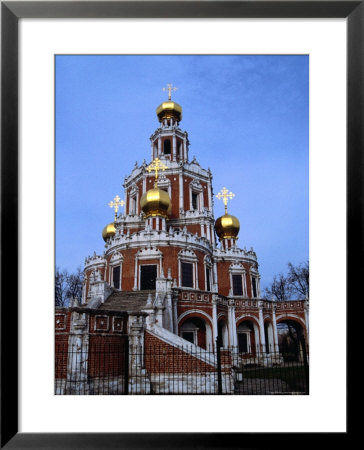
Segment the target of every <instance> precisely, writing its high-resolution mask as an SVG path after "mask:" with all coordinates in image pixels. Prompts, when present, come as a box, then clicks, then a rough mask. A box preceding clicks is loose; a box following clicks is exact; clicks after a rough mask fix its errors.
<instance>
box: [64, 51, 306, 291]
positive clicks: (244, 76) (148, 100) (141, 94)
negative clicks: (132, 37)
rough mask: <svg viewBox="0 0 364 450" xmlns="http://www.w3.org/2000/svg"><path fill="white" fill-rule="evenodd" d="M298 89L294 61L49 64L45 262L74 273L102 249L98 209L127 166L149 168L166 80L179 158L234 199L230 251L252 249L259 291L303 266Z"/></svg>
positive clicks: (103, 220)
mask: <svg viewBox="0 0 364 450" xmlns="http://www.w3.org/2000/svg"><path fill="white" fill-rule="evenodd" d="M308 80H309V59H308V56H305V55H292V56H288V55H285V56H280V55H277V56H275V55H267V56H265V55H259V56H255V55H247V56H244V55H232V56H225V55H222V56H203V55H193V56H188V55H186V56H150V55H147V56H113V55H112V56H105V55H100V56H97V55H95V56H71V55H70V56H68V55H60V56H57V57H56V265H57V266H59V267H61V268H65V269H68V270H69V271H74V270H75V269H76V268H77V267H78V266H82V267H83V263H84V259H85V257H86V256H88V255H90V254H92V253H93V251H96V253H102V252H103V250H104V241H103V240H102V237H101V230H102V228H103V227H104V226H105V225H106V224H107V223H109V222H111V221H112V220H113V210H112V209H111V208H109V207H108V206H107V203H108V202H109V201H110V200H112V199H113V198H114V197H115V195H116V194H119V195H120V196H121V197H122V198H123V188H122V184H123V181H124V177H125V176H126V175H128V174H129V173H130V171H131V170H132V168H133V166H134V164H135V162H136V161H138V163H139V164H140V163H141V162H142V161H143V159H145V160H146V162H147V163H148V162H150V141H149V137H150V135H151V134H152V133H153V131H154V130H155V129H156V128H157V127H158V120H157V116H156V113H155V110H156V108H157V106H158V105H159V104H160V103H161V102H162V101H164V100H165V99H166V98H167V96H166V93H165V92H163V91H162V87H163V86H166V85H167V83H173V84H174V85H175V86H177V87H178V91H177V92H176V93H174V94H173V96H172V98H173V99H174V100H175V101H176V102H178V103H179V104H180V105H181V106H182V108H183V120H182V121H181V123H180V127H181V128H182V129H183V130H186V131H187V132H188V134H189V140H190V143H191V145H190V152H189V156H190V159H192V158H193V156H196V159H197V161H198V162H199V163H200V164H201V166H202V167H205V168H207V167H210V169H211V171H212V174H213V189H214V193H215V194H217V193H218V191H219V190H220V189H221V188H222V187H223V186H226V187H227V188H228V189H229V190H231V191H232V192H234V193H235V198H234V199H233V200H232V201H231V202H230V204H229V207H228V209H229V213H230V214H233V215H235V216H237V217H238V219H239V221H240V233H239V240H238V245H239V246H240V247H247V248H248V249H250V247H253V248H254V250H255V251H256V253H257V256H258V262H259V270H260V274H261V277H262V280H261V284H262V287H263V288H264V287H265V286H266V285H267V284H269V283H270V282H271V281H272V278H273V276H274V274H277V273H279V272H285V271H286V269H287V263H288V262H292V263H300V262H303V261H305V260H308V246H309V236H308V226H309V204H308V199H309V191H308V188H309V185H308V182H309V172H308V168H309V159H308V157H309V148H308V145H309V129H308V123H309V103H308V101H309V81H308ZM214 212H215V219H216V218H217V217H219V216H220V215H222V214H223V212H224V207H223V204H222V202H220V201H219V200H217V199H215V209H214Z"/></svg>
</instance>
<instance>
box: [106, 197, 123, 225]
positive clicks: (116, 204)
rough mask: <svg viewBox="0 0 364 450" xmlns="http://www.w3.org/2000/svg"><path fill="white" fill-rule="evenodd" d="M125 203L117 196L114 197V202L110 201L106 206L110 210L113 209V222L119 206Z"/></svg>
mask: <svg viewBox="0 0 364 450" xmlns="http://www.w3.org/2000/svg"><path fill="white" fill-rule="evenodd" d="M124 204H125V202H124V200H120V197H119V196H118V195H116V196H115V197H114V201H111V202H109V203H108V205H109V206H110V208H114V211H115V220H116V216H117V213H118V210H119V206H124Z"/></svg>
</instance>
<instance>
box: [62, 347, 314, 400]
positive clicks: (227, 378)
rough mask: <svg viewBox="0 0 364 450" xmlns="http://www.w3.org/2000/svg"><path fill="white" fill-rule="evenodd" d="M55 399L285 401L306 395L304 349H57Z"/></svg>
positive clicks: (307, 358)
mask: <svg viewBox="0 0 364 450" xmlns="http://www.w3.org/2000/svg"><path fill="white" fill-rule="evenodd" d="M55 375H56V376H55V393H56V394H58V395H149V394H158V395H169V394H177V395H194V394H198V395H201V394H207V395H213V394H220V395H221V394H237V395H285V394H308V393H309V357H308V349H307V347H306V345H305V344H304V345H302V343H301V345H299V346H290V347H287V348H282V347H280V348H264V349H262V348H247V349H245V351H244V352H241V351H240V352H239V349H238V348H237V347H229V348H223V347H221V348H220V347H219V346H217V345H216V346H214V348H212V349H203V348H200V347H196V346H194V345H191V346H185V347H177V346H170V345H168V346H164V345H148V344H145V345H143V346H141V345H137V346H135V345H130V344H129V342H128V340H127V339H125V340H124V341H123V345H120V344H118V345H103V346H102V347H101V346H95V345H93V346H88V347H81V348H73V349H69V348H68V346H67V345H63V346H58V348H56V361H55Z"/></svg>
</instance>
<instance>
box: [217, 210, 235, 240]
mask: <svg viewBox="0 0 364 450" xmlns="http://www.w3.org/2000/svg"><path fill="white" fill-rule="evenodd" d="M239 230H240V223H239V220H238V219H237V218H236V217H235V216H231V215H230V214H227V213H225V214H224V215H223V216H221V217H219V218H218V219H217V220H216V222H215V231H216V234H217V235H218V236H219V239H220V240H222V239H237V238H238V234H239Z"/></svg>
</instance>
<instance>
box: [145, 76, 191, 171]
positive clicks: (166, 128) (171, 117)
mask: <svg viewBox="0 0 364 450" xmlns="http://www.w3.org/2000/svg"><path fill="white" fill-rule="evenodd" d="M163 90H164V91H168V100H167V101H165V102H163V103H161V104H160V105H159V106H158V108H157V110H156V113H157V117H158V120H159V123H160V127H159V128H158V129H157V130H156V131H155V132H154V133H153V134H152V136H151V137H150V142H151V156H152V160H154V159H155V158H160V157H165V158H166V159H168V160H170V161H176V162H180V161H182V162H186V161H188V144H189V142H188V135H187V132H183V131H182V130H181V129H180V128H179V123H180V121H181V120H182V107H181V105H179V104H178V103H176V102H174V101H172V91H176V90H177V88H176V87H174V86H173V85H172V84H168V85H167V87H166V88H163Z"/></svg>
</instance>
